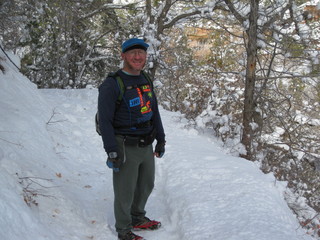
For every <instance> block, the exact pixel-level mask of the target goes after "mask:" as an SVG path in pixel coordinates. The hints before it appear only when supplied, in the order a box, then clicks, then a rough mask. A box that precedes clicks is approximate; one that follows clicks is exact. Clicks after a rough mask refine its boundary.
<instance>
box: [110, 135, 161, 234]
mask: <svg viewBox="0 0 320 240" xmlns="http://www.w3.org/2000/svg"><path fill="white" fill-rule="evenodd" d="M116 140H117V144H118V149H119V156H120V158H121V159H122V160H123V161H124V163H123V164H122V165H121V167H120V171H119V172H113V190H114V214H115V219H116V224H115V227H116V230H117V232H118V233H120V234H123V233H126V232H128V231H130V230H131V229H132V222H133V221H138V220H139V219H143V217H144V216H145V214H146V211H145V206H146V203H147V200H148V198H149V196H150V194H151V192H152V189H153V187H154V180H155V163H154V155H153V148H152V144H151V145H148V146H146V147H139V146H138V144H135V145H132V144H130V145H129V144H125V143H124V137H123V136H118V135H117V136H116Z"/></svg>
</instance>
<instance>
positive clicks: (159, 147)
mask: <svg viewBox="0 0 320 240" xmlns="http://www.w3.org/2000/svg"><path fill="white" fill-rule="evenodd" d="M165 145H166V142H160V143H159V142H158V143H157V144H156V147H155V150H154V155H155V156H156V157H157V158H162V156H163V154H164V152H165V148H164V146H165Z"/></svg>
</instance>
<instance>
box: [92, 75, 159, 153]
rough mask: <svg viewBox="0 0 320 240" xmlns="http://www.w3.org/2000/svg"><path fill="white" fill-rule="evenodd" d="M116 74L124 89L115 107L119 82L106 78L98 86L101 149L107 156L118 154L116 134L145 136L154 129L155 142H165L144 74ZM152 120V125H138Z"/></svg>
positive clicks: (153, 95)
mask: <svg viewBox="0 0 320 240" xmlns="http://www.w3.org/2000/svg"><path fill="white" fill-rule="evenodd" d="M117 74H118V75H119V76H120V77H121V79H122V80H123V83H124V86H125V88H127V87H129V86H133V87H132V88H130V89H126V90H125V93H124V96H123V97H122V101H121V103H120V105H119V106H117V99H118V96H119V94H120V93H121V92H120V87H119V86H118V82H117V80H116V79H114V78H113V77H107V78H106V80H105V81H104V82H103V83H102V84H101V85H100V87H99V97H98V111H99V125H100V131H101V136H102V140H103V145H104V149H105V151H106V152H107V153H110V152H117V151H118V147H117V143H116V139H115V135H147V134H149V133H150V132H151V131H152V129H153V127H154V128H155V129H156V131H157V135H156V140H157V141H158V142H164V141H165V134H164V129H163V125H162V121H161V117H160V113H159V109H158V103H157V98H156V96H155V94H154V92H153V91H152V89H151V86H149V82H148V80H147V79H145V77H144V75H143V74H140V75H139V76H132V75H127V74H126V73H124V72H123V71H122V70H119V71H118V72H117ZM148 121H151V122H152V125H151V126H147V125H146V126H144V127H141V125H137V124H142V126H143V123H145V122H148Z"/></svg>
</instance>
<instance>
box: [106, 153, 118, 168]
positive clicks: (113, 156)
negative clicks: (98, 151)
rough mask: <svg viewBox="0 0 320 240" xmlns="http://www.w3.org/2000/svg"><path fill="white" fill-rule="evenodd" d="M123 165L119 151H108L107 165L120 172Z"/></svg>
mask: <svg viewBox="0 0 320 240" xmlns="http://www.w3.org/2000/svg"><path fill="white" fill-rule="evenodd" d="M120 165H121V159H120V158H119V157H118V153H117V152H110V153H108V159H107V166H108V167H109V168H112V169H113V171H115V172H119V170H120Z"/></svg>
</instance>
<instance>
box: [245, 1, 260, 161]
mask: <svg viewBox="0 0 320 240" xmlns="http://www.w3.org/2000/svg"><path fill="white" fill-rule="evenodd" d="M250 5H251V6H250V9H251V10H250V16H249V28H248V30H247V31H246V33H247V38H248V40H247V44H246V45H247V46H246V51H247V68H246V79H245V93H244V94H245V99H244V109H243V135H242V139H241V142H242V144H243V145H244V146H245V149H246V154H243V155H242V157H245V158H246V159H248V160H253V159H252V154H253V149H252V141H253V136H254V130H253V129H252V126H251V123H252V121H253V113H254V111H255V102H254V91H255V82H256V64H257V34H258V23H257V22H258V10H259V1H258V0H251V1H250Z"/></svg>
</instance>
